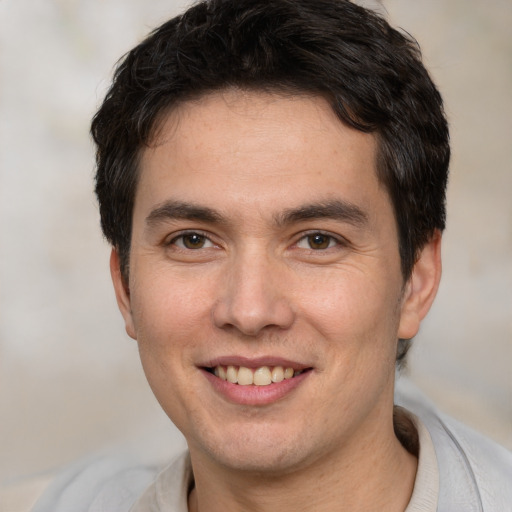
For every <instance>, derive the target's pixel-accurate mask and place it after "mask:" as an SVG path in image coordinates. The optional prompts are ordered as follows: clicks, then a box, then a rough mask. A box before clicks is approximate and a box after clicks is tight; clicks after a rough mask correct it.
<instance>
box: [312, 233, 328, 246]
mask: <svg viewBox="0 0 512 512" xmlns="http://www.w3.org/2000/svg"><path fill="white" fill-rule="evenodd" d="M331 240H332V238H331V237H330V236H327V235H322V234H321V233H316V234H314V235H309V236H308V244H309V247H310V248H311V249H327V248H328V247H329V245H330V243H331Z"/></svg>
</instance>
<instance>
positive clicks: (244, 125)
mask: <svg viewBox="0 0 512 512" xmlns="http://www.w3.org/2000/svg"><path fill="white" fill-rule="evenodd" d="M92 134H93V137H94V140H95V142H96V145H97V166H98V171H97V181H96V192H97V195H98V199H99V204H100V213H101V220H102V228H103V231H104V234H105V236H106V238H107V239H108V240H109V242H110V243H111V245H112V255H111V261H110V265H111V272H112V278H113V283H114V288H115V292H116V297H117V301H118V304H119V308H120V310H121V313H122V315H123V317H124V320H125V325H126V330H127V332H128V334H129V335H130V336H131V337H132V338H134V339H136V340H137V342H138V345H139V351H140V355H141V360H142V364H143V367H144V370H145V373H146V376H147V378H148V381H149V384H150V386H151V387H152V389H153V392H154V393H155V396H156V397H157V399H158V400H159V402H160V404H161V405H162V407H163V409H164V410H165V412H166V413H167V414H168V416H169V417H170V418H171V420H172V421H173V422H174V423H175V424H176V425H177V426H178V428H179V429H180V430H181V431H182V433H183V434H184V436H185V438H186V440H187V444H188V448H189V450H188V452H187V453H186V454H184V455H183V456H182V457H181V458H179V459H178V460H177V461H174V462H173V463H172V464H171V465H170V466H169V467H167V468H165V469H164V470H163V471H161V472H160V473H158V474H155V473H153V472H152V470H151V469H145V468H135V469H130V470H126V471H118V470H117V469H112V470H111V469H108V470H106V469H105V466H101V467H100V468H95V469H93V470H91V469H85V470H84V471H83V472H81V473H79V474H78V475H73V476H72V477H68V481H67V482H65V483H64V484H62V483H61V484H59V485H57V486H56V487H55V488H54V489H52V490H51V491H50V493H49V494H48V495H47V496H46V497H45V498H44V499H43V501H42V502H41V504H40V505H39V508H36V510H47V509H48V510H50V509H51V510H105V511H107V510H108V511H116V510H119V511H120V510H131V511H133V512H141V511H147V510H151V511H153V510H155V511H157V510H158V511H167V510H169V511H171V510H172V511H180V512H182V511H186V510H189V511H191V512H197V511H199V512H204V511H210V512H216V511H218V510H230V511H238V510H240V511H242V510H243V511H245V510H263V509H265V510H279V511H287V510H294V511H296V510H321V511H331V510H333V511H334V510H336V511H344V510H347V511H348V510H350V511H390V512H393V511H397V512H398V511H400V512H402V511H404V510H406V511H407V512H411V511H419V510H422V511H435V510H438V511H440V512H444V511H447V512H454V511H459V510H460V511H473V510H474V511H477V510H485V511H503V510H512V509H511V508H510V506H511V505H510V504H511V503H512V495H511V491H510V490H507V489H506V488H505V487H506V485H505V484H506V482H507V481H508V480H510V477H511V475H512V470H511V468H512V460H511V459H512V457H511V455H510V454H509V453H507V452H506V451H505V450H502V449H500V448H499V447H496V446H495V445H493V444H492V443H490V442H488V441H486V440H482V439H481V438H479V437H477V436H476V435H474V434H471V433H469V432H467V431H466V430H465V429H464V428H463V427H460V426H457V425H455V424H453V423H451V422H450V421H449V420H445V419H441V418H440V417H439V416H438V415H437V413H436V412H435V410H434V409H433V408H431V406H429V405H428V404H426V403H423V402H419V401H418V400H416V399H415V398H414V397H404V398H403V399H402V403H403V405H406V406H407V408H400V407H395V406H394V380H395V365H396V364H401V363H403V361H404V358H405V356H406V352H407V349H408V346H409V340H411V339H412V338H413V337H414V336H415V334H416V333H417V331H418V329H419V325H420V322H421V320H422V319H423V318H424V317H425V315H426V314H427V312H428V310H429V308H430V306H431V304H432V301H433V300H434V297H435V294H436V291H437V287H438V284H439V279H440V275H441V261H440V244H441V232H442V230H443V229H444V225H445V188H446V181H447V173H448V162H449V143H448V129H447V124H446V120H445V117H444V114H443V108H442V101H441V97H440V95H439V93H438V91H437V89H436V88H435V86H434V84H433V83H432V81H431V79H430V78H429V76H428V73H427V72H426V70H425V68H424V67H423V65H422V63H421V60H420V55H419V51H418V48H417V46H416V45H415V43H414V41H413V40H411V39H409V38H408V37H407V36H405V35H403V34H402V33H399V32H397V31H395V30H394V29H392V28H390V27H389V26H388V24H387V23H386V22H385V21H384V20H383V19H381V18H380V17H378V16H377V15H376V14H374V13H372V12H370V11H366V10H364V9H363V8H361V7H358V6H357V5H354V4H352V3H350V2H348V1H344V0H315V1H312V0H271V1H262V0H212V1H209V2H200V3H198V4H196V5H194V6H193V7H191V8H190V9H189V10H188V11H187V12H186V13H185V14H183V15H182V16H179V17H177V18H174V19H172V20H170V21H169V22H167V23H166V24H164V25H162V26H161V27H160V28H159V29H157V30H156V31H155V32H154V33H153V34H151V35H150V36H149V37H148V39H146V40H145V41H143V42H142V43H141V44H140V45H139V46H137V47H136V48H135V49H134V50H132V51H131V52H130V53H128V54H127V56H126V57H125V58H124V59H123V61H122V62H121V64H120V66H119V67H118V69H117V72H116V75H115V77H114V82H113V85H112V87H111V89H110V91H109V93H108V94H107V97H106V99H105V101H104V103H103V105H102V106H101V108H100V110H99V111H98V113H97V115H96V117H95V119H94V121H93V124H92ZM45 507H47V508H45Z"/></svg>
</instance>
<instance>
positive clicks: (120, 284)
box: [110, 248, 137, 340]
mask: <svg viewBox="0 0 512 512" xmlns="http://www.w3.org/2000/svg"><path fill="white" fill-rule="evenodd" d="M110 275H111V277H112V283H113V285H114V291H115V294H116V300H117V305H118V307H119V311H121V315H123V318H124V324H125V328H126V333H127V334H128V336H130V337H131V338H133V339H134V340H135V339H137V336H136V334H135V328H134V323H133V316H132V308H131V302H130V290H129V288H128V284H127V283H125V281H124V279H123V275H122V273H121V263H120V260H119V252H118V251H117V249H115V248H112V252H111V253H110Z"/></svg>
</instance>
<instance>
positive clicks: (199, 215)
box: [146, 201, 226, 228]
mask: <svg viewBox="0 0 512 512" xmlns="http://www.w3.org/2000/svg"><path fill="white" fill-rule="evenodd" d="M173 219H185V220H197V221H201V222H208V223H212V224H213V223H217V224H220V223H225V222H226V219H224V217H223V216H222V215H221V214H220V213H218V212H217V211H215V210H213V209H212V208H208V207H206V206H199V205H195V204H191V203H186V202H183V201H166V202H165V203H163V204H161V205H159V206H157V207H156V208H155V209H154V210H152V211H151V213H150V214H149V215H148V216H147V217H146V225H147V226H148V227H149V228H152V227H154V226H156V225H158V224H160V223H161V222H165V221H167V220H173Z"/></svg>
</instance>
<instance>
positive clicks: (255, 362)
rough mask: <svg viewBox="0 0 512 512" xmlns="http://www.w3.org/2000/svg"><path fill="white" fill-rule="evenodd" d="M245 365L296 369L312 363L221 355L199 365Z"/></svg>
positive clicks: (301, 368)
mask: <svg viewBox="0 0 512 512" xmlns="http://www.w3.org/2000/svg"><path fill="white" fill-rule="evenodd" d="M230 365H231V366H245V367H246V368H251V369H252V370H255V369H256V368H261V367H262V366H269V367H271V366H282V367H283V368H293V369H294V370H296V371H300V370H305V369H306V368H311V365H308V364H304V363H301V362H299V361H292V360H291V359H285V358H282V357H274V356H262V357H251V358H248V357H243V356H221V357H217V358H215V359H210V360H208V361H205V362H204V363H200V364H198V365H197V366H198V367H200V368H215V367H216V366H230Z"/></svg>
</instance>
